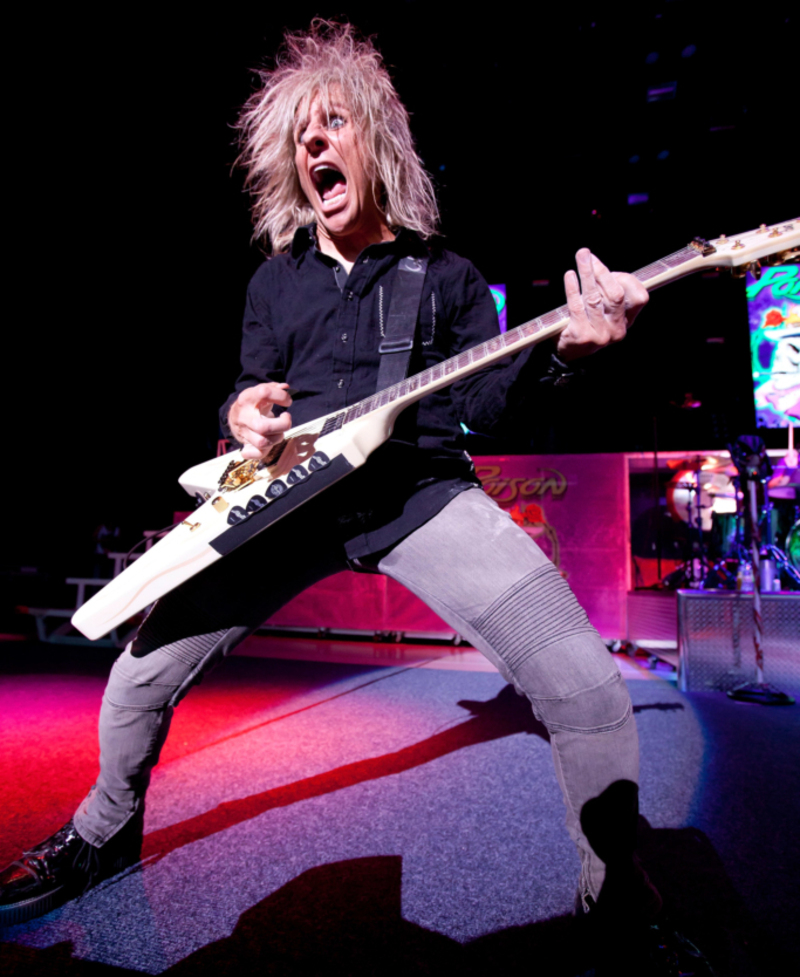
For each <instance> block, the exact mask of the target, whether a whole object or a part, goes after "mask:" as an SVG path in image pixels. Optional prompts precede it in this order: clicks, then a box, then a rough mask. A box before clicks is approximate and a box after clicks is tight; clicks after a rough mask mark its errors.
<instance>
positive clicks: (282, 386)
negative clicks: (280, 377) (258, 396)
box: [262, 383, 292, 407]
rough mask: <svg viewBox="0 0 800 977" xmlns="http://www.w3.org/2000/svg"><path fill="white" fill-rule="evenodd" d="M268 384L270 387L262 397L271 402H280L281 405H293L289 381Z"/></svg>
mask: <svg viewBox="0 0 800 977" xmlns="http://www.w3.org/2000/svg"><path fill="white" fill-rule="evenodd" d="M266 386H267V387H269V390H268V391H267V393H266V394H265V396H264V397H263V398H262V400H263V401H266V402H268V403H269V404H278V405H279V406H280V407H291V406H292V395H291V393H290V392H289V384H288V383H268V384H266Z"/></svg>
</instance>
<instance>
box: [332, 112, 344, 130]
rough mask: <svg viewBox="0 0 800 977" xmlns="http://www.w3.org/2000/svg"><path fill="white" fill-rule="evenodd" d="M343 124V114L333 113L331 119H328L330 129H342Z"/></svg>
mask: <svg viewBox="0 0 800 977" xmlns="http://www.w3.org/2000/svg"><path fill="white" fill-rule="evenodd" d="M343 125H344V119H343V118H342V117H341V115H332V116H331V117H330V119H328V128H329V129H341V128H342V126H343Z"/></svg>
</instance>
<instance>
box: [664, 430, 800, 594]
mask: <svg viewBox="0 0 800 977" xmlns="http://www.w3.org/2000/svg"><path fill="white" fill-rule="evenodd" d="M740 440H741V439H740ZM737 444H738V442H737ZM732 447H734V456H733V457H732V456H731V455H730V453H726V454H727V457H725V456H720V455H716V456H700V455H697V456H694V457H685V458H674V459H670V460H669V462H668V465H669V467H670V468H671V469H673V470H674V471H675V474H674V475H673V477H672V479H671V480H670V482H669V483H668V485H667V491H666V497H667V508H668V510H669V512H670V514H671V515H672V518H673V519H674V520H675V521H676V522H683V523H685V524H686V526H687V534H686V536H687V539H686V551H685V553H684V562H683V564H682V565H681V566H680V567H678V569H677V570H675V571H673V572H672V573H670V574H669V575H668V576H667V577H666V578H665V579H664V581H663V584H664V585H665V586H667V587H689V588H697V589H705V590H709V589H724V590H745V591H747V590H753V584H754V581H753V564H754V562H755V563H756V564H757V570H758V572H759V574H760V576H759V585H760V590H761V591H762V592H767V591H778V590H781V589H784V590H800V507H798V505H797V504H796V503H797V497H798V489H800V467H798V457H797V452H795V451H794V450H793V446H792V447H790V450H789V452H787V454H786V455H785V456H784V457H783V458H781V459H780V460H779V461H778V462H777V463H776V464H775V465H774V466H773V465H772V464H771V462H770V461H769V459H768V458H767V456H766V453H763V459H762V463H761V466H760V469H759V470H758V471H757V472H756V471H753V472H752V473H751V475H750V477H749V478H748V475H747V472H746V471H744V469H743V468H742V461H741V458H737V456H736V455H737V452H736V448H735V446H732ZM737 461H738V465H737ZM751 482H752V483H753V488H752V489H751V491H753V490H754V491H755V499H756V500H757V501H756V503H755V506H752V505H751V500H750V499H749V498H748V495H749V492H748V489H749V488H750V484H749V483H751ZM753 508H755V511H756V515H755V517H754V516H753V514H752V512H753ZM754 523H755V529H756V536H757V538H758V540H759V543H760V547H759V550H760V551H759V556H760V559H758V560H756V561H754V560H753V557H752V535H753V531H752V526H753V524H754ZM781 543H782V544H783V546H782V547H781V545H779V544H781Z"/></svg>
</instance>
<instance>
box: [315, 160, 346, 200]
mask: <svg viewBox="0 0 800 977" xmlns="http://www.w3.org/2000/svg"><path fill="white" fill-rule="evenodd" d="M311 178H312V180H313V181H314V187H315V189H316V191H317V193H318V194H319V196H320V198H321V199H322V200H323V201H324V203H326V204H330V203H334V202H336V201H337V200H339V199H340V198H342V197H344V195H345V193H346V192H347V179H346V178H345V177H344V175H343V174H342V173H341V171H340V170H337V169H336V167H335V166H331V165H330V164H328V163H321V164H320V165H319V166H315V167H314V169H313V170H312V172H311Z"/></svg>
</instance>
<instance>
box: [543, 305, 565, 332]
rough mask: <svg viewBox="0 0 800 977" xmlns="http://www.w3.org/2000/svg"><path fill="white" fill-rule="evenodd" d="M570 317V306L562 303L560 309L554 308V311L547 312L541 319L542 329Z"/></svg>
mask: <svg viewBox="0 0 800 977" xmlns="http://www.w3.org/2000/svg"><path fill="white" fill-rule="evenodd" d="M568 318H569V308H568V307H567V306H566V305H562V306H561V307H560V308H558V309H553V311H552V312H547V313H546V314H545V315H543V316H542V317H541V319H540V320H539V321H540V322H541V323H542V329H546V328H547V327H548V326H555V325H556V324H557V323H559V322H561V320H562V319H568Z"/></svg>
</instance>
